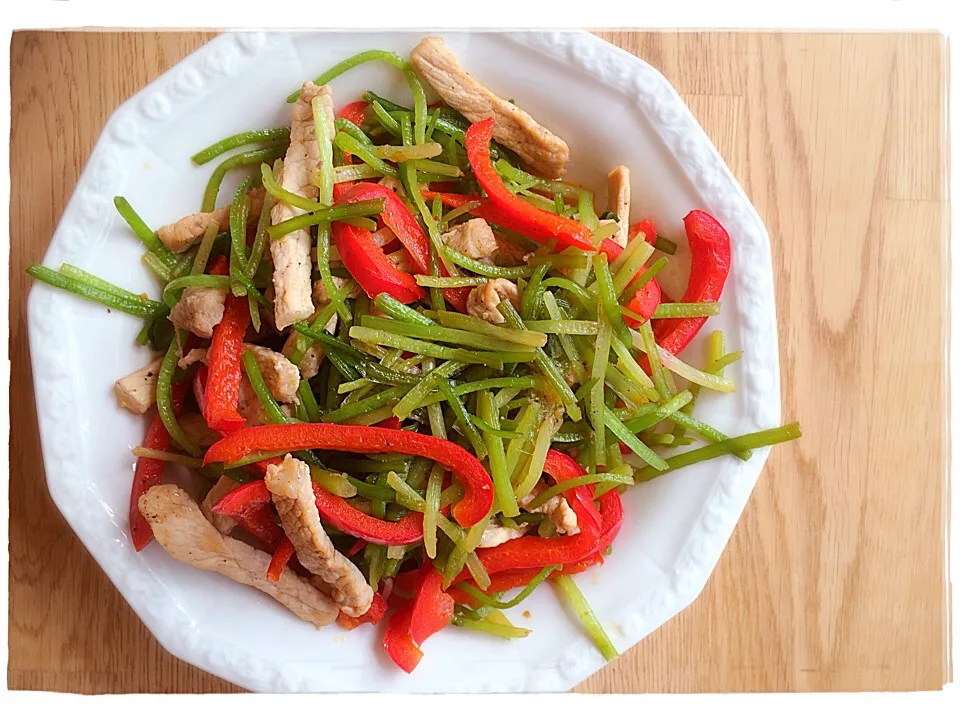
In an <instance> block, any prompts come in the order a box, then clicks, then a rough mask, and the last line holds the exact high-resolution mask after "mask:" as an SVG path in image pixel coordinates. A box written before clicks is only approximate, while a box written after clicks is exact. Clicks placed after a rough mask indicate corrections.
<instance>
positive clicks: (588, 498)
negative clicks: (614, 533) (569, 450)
mask: <svg viewBox="0 0 960 720" xmlns="http://www.w3.org/2000/svg"><path fill="white" fill-rule="evenodd" d="M543 471H544V472H545V473H546V474H547V475H549V476H550V477H552V478H553V480H554V482H558V483H559V482H563V481H564V480H572V479H573V478H577V477H582V476H583V475H586V471H585V470H584V469H583V468H582V467H580V463H578V462H577V461H576V460H574V459H573V458H572V457H570V456H569V455H567V454H566V453H562V452H560V451H559V450H548V451H547V457H546V460H545V461H544V463H543ZM563 497H564V499H565V500H566V501H567V504H569V505H570V507H571V508H574V511H575V512H576V513H577V526H578V527H580V528H582V527H583V526H584V524H587V523H589V524H591V525H594V526H596V527H597V528H599V527H601V518H600V513H599V512H598V511H597V508H596V506H595V505H594V504H593V485H580V486H579V487H575V488H572V489H570V490H567V491H566V492H565V493H563Z"/></svg>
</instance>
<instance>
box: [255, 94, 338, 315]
mask: <svg viewBox="0 0 960 720" xmlns="http://www.w3.org/2000/svg"><path fill="white" fill-rule="evenodd" d="M316 97H319V98H320V99H321V102H322V103H323V105H324V109H325V110H326V114H327V117H328V118H329V120H330V123H329V127H328V128H327V131H328V132H329V134H330V137H331V138H332V137H333V133H334V129H333V95H332V94H331V92H330V88H329V87H327V86H326V85H324V86H323V87H317V86H316V85H314V84H313V83H312V82H310V81H307V82H305V83H304V84H303V88H302V89H301V91H300V97H299V98H298V99H297V102H296V103H294V105H293V119H292V121H291V123H290V146H289V147H288V148H287V154H286V157H285V158H284V160H283V169H282V170H281V172H280V177H279V178H278V180H279V181H280V184H281V186H282V187H283V188H284V190H289V191H290V192H293V193H296V194H297V195H301V196H302V197H305V198H309V199H311V200H316V198H317V188H316V187H315V186H314V185H313V184H312V183H311V182H310V178H311V177H313V176H314V174H316V172H317V171H318V170H319V169H320V146H319V145H318V144H317V135H316V128H315V127H314V123H313V108H312V105H311V103H312V102H313V99H314V98H316ZM303 213H304V210H301V209H300V208H295V207H293V206H291V205H287V204H286V203H283V202H278V203H276V204H275V205H274V206H273V207H272V208H271V209H270V220H271V222H272V223H273V224H274V225H276V224H277V223H281V222H283V221H284V220H289V219H290V218H292V217H296V216H297V215H302V214H303ZM310 246H311V240H310V233H309V231H308V230H306V229H301V230H296V231H294V232H292V233H290V234H288V235H284V236H283V237H280V238H277V239H276V240H273V241H271V243H270V253H271V256H272V258H273V287H274V290H275V291H276V294H275V296H274V311H275V312H274V315H275V318H274V320H275V322H276V324H277V328H278V329H279V330H283V329H284V328H286V327H289V326H290V325H292V324H293V323H295V322H298V321H300V320H305V319H306V318H308V317H310V314H311V313H312V312H313V302H311V299H310V270H311V261H310Z"/></svg>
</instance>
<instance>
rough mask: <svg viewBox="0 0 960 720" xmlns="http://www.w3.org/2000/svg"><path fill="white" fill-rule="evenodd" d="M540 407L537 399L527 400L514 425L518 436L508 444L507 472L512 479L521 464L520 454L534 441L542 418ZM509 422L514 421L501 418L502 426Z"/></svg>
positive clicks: (525, 451)
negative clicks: (538, 423) (538, 422)
mask: <svg viewBox="0 0 960 720" xmlns="http://www.w3.org/2000/svg"><path fill="white" fill-rule="evenodd" d="M540 407H541V406H540V403H539V402H537V401H536V400H529V401H527V402H526V403H525V404H524V407H523V409H522V410H521V411H520V414H519V415H518V419H517V420H516V424H515V425H513V427H514V429H515V431H516V435H517V436H516V437H515V438H514V439H512V440H511V441H510V443H509V444H508V445H507V473H508V475H509V476H510V478H511V480H512V479H513V477H514V474H515V473H516V471H517V467H518V466H519V464H520V456H521V455H522V454H524V453H527V447H528V446H530V445H531V444H532V443H533V437H534V433H536V431H537V421H538V420H539V419H540ZM507 422H510V423H511V424H513V422H514V421H504V420H501V421H500V427H506V424H507ZM527 454H529V453H527Z"/></svg>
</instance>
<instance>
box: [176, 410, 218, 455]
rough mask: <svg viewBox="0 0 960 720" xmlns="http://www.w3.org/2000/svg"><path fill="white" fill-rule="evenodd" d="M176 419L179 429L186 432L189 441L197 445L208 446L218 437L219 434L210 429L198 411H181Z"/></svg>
mask: <svg viewBox="0 0 960 720" xmlns="http://www.w3.org/2000/svg"><path fill="white" fill-rule="evenodd" d="M178 420H179V422H180V429H181V430H183V431H184V432H185V433H186V434H187V437H188V438H189V439H190V442H192V443H193V444H194V445H197V446H198V447H210V446H211V445H213V444H214V443H215V442H216V441H217V440H219V439H220V435H218V434H217V433H216V432H214V431H213V430H211V429H210V426H209V425H207V421H206V420H204V419H203V415H201V414H200V413H195V412H189V413H183V415H181V416H180V417H179V418H178Z"/></svg>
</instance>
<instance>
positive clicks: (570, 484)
mask: <svg viewBox="0 0 960 720" xmlns="http://www.w3.org/2000/svg"><path fill="white" fill-rule="evenodd" d="M601 482H605V483H613V484H614V485H633V475H621V474H619V473H612V472H606V473H594V474H592V475H581V476H580V477H577V478H571V479H570V480H564V481H563V482H560V483H557V484H556V485H551V486H550V487H548V488H547V489H546V490H544V491H543V492H542V493H540V494H539V495H537V496H536V497H535V498H534V499H533V500H531V501H530V502H529V503H527V504H526V505H525V506H524V507H526V508H527V509H528V510H536V509H537V508H538V507H540V506H541V505H543V504H544V503H545V502H547V501H548V500H551V499H553V498H555V497H557V495H560V494H562V493H565V492H566V491H567V490H572V489H573V488H575V487H580V486H581V485H593V484H596V483H601Z"/></svg>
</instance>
